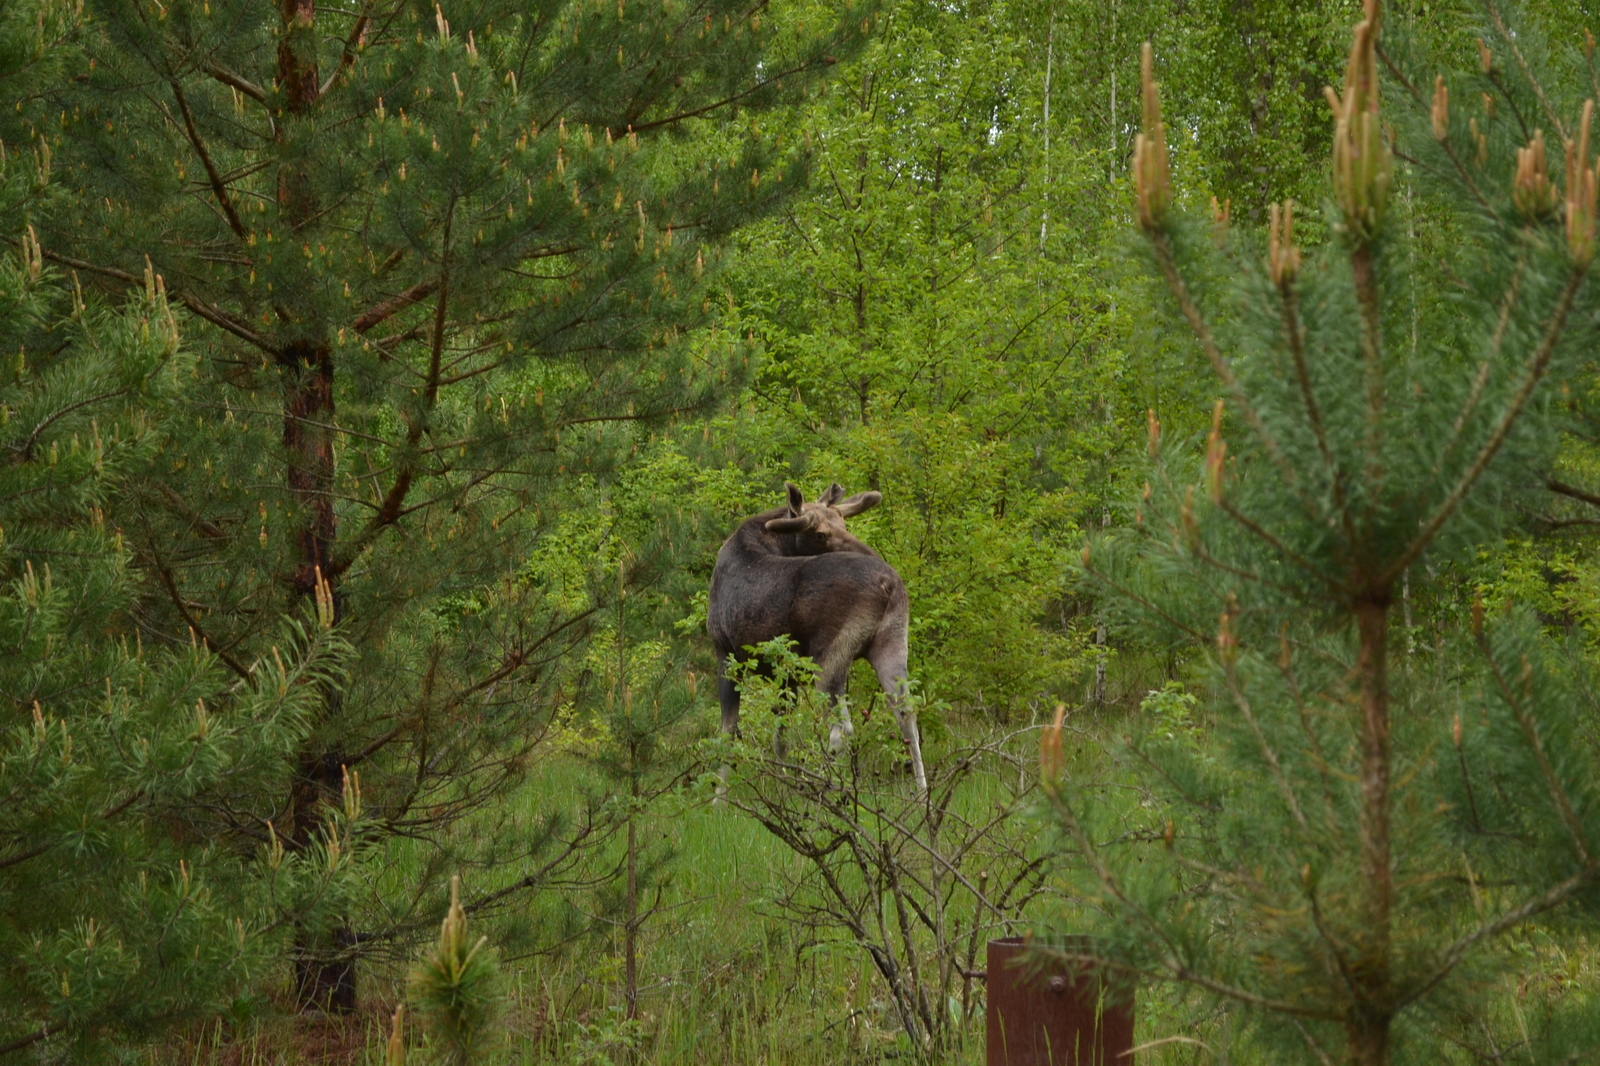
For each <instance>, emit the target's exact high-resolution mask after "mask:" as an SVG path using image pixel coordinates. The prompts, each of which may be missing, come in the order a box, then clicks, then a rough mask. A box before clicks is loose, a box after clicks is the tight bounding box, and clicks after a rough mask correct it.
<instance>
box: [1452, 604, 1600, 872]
mask: <svg viewBox="0 0 1600 1066" xmlns="http://www.w3.org/2000/svg"><path fill="white" fill-rule="evenodd" d="M1478 650H1479V651H1481V652H1482V653H1483V657H1484V658H1485V659H1486V660H1488V663H1489V671H1490V673H1491V674H1493V675H1494V681H1495V687H1496V688H1498V689H1499V690H1500V697H1501V698H1502V699H1504V700H1505V701H1506V706H1507V707H1508V708H1510V710H1511V714H1512V716H1513V717H1515V718H1516V720H1517V725H1518V726H1519V727H1521V729H1522V735H1523V738H1524V739H1525V740H1527V742H1528V748H1529V749H1530V750H1531V751H1532V752H1533V756H1534V759H1535V761H1537V762H1538V764H1539V774H1540V776H1541V777H1543V778H1544V784H1545V788H1547V789H1549V791H1550V800H1551V802H1552V803H1554V804H1555V807H1556V810H1557V811H1558V812H1559V813H1560V815H1561V820H1562V821H1563V822H1564V823H1566V827H1567V832H1568V833H1569V834H1570V835H1571V836H1572V844H1573V847H1575V848H1576V849H1577V851H1578V857H1579V858H1580V859H1582V860H1583V863H1584V865H1585V866H1594V865H1595V861H1594V859H1593V857H1592V856H1591V855H1590V852H1589V841H1588V838H1587V837H1586V836H1585V834H1584V831H1583V823H1582V822H1581V821H1579V820H1578V814H1577V812H1576V811H1575V810H1573V808H1572V801H1571V800H1570V799H1569V798H1568V797H1567V790H1566V789H1565V788H1564V787H1563V786H1562V784H1561V779H1560V778H1559V777H1558V776H1556V771H1555V767H1554V766H1552V765H1551V763H1550V756H1549V754H1548V753H1547V752H1546V751H1545V750H1544V740H1543V739H1542V738H1541V737H1540V736H1539V730H1538V729H1537V728H1536V726H1535V723H1534V721H1533V716H1532V715H1531V714H1530V713H1529V711H1528V710H1527V709H1526V708H1525V707H1523V705H1522V701H1521V700H1519V699H1518V698H1517V694H1516V692H1515V691H1514V690H1513V689H1512V687H1511V683H1510V682H1509V681H1507V680H1506V676H1505V673H1504V672H1503V671H1502V670H1501V669H1500V661H1499V660H1498V659H1496V658H1495V656H1494V652H1493V651H1492V650H1491V649H1490V647H1489V638H1488V637H1487V636H1485V635H1484V634H1483V633H1482V632H1481V631H1480V632H1479V634H1478ZM1524 661H1526V660H1524Z"/></svg>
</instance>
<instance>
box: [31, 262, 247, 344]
mask: <svg viewBox="0 0 1600 1066" xmlns="http://www.w3.org/2000/svg"><path fill="white" fill-rule="evenodd" d="M40 254H41V255H42V256H44V258H46V259H48V260H50V261H51V262H52V263H60V264H61V265H62V266H68V267H72V268H73V269H74V270H86V271H88V272H89V273H91V274H99V275H100V276H102V277H107V278H116V279H117V280H118V281H125V282H127V283H128V284H130V285H143V284H144V279H143V278H142V277H140V276H139V275H137V274H130V273H128V272H127V271H126V270H118V269H117V268H116V267H106V266H98V265H96V264H94V263H88V262H85V261H84V260H82V259H74V258H73V257H72V256H70V255H62V254H61V253H59V252H52V251H51V250H50V249H48V248H44V249H41V250H40ZM170 291H171V293H172V295H174V296H176V297H177V298H178V302H179V303H181V304H183V306H185V307H187V308H188V309H189V310H190V311H193V312H194V313H195V314H197V315H199V316H200V317H201V318H203V319H205V320H206V321H207V322H210V323H211V324H212V325H214V326H217V327H219V328H221V329H225V330H227V331H228V332H229V333H232V334H233V335H234V336H235V337H238V338H239V339H240V340H242V341H246V342H248V343H250V344H253V345H254V346H255V347H257V348H259V349H261V350H262V351H264V352H266V353H268V354H269V355H274V356H276V355H277V354H278V349H277V347H276V346H274V345H272V344H270V343H268V341H267V340H266V339H265V338H263V337H262V336H261V335H260V334H258V333H256V332H255V331H254V330H252V329H250V328H249V327H248V326H244V325H241V324H240V323H238V322H236V321H234V320H233V319H231V318H229V317H228V316H227V315H224V314H223V313H222V312H220V311H218V310H216V309H215V308H214V307H212V306H211V305H210V304H208V303H206V302H205V301H204V300H202V299H201V298H200V297H198V296H196V295H194V294H193V293H190V292H187V291H185V290H183V289H173V290H170Z"/></svg>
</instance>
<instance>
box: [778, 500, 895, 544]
mask: <svg viewBox="0 0 1600 1066" xmlns="http://www.w3.org/2000/svg"><path fill="white" fill-rule="evenodd" d="M784 488H785V489H787V490H788V493H789V501H788V502H789V510H788V514H786V515H783V516H780V517H778V518H772V519H768V521H767V522H766V524H765V528H766V530H767V532H768V533H777V534H792V535H793V536H794V538H795V543H794V551H793V554H795V555H821V554H822V553H824V552H838V551H844V552H859V553H861V554H864V555H876V554H877V553H876V552H874V551H873V550H872V549H871V548H869V547H867V546H866V545H865V544H863V543H861V541H859V540H857V539H856V538H855V536H854V535H853V534H852V533H851V532H850V531H849V530H848V529H846V528H845V525H844V520H845V519H847V518H854V517H855V516H856V515H858V514H860V513H861V512H862V511H867V510H871V509H872V508H874V507H876V506H878V504H879V503H880V502H881V501H882V500H883V494H882V493H881V492H858V493H856V494H855V495H854V496H849V497H846V496H845V494H844V489H842V488H840V487H839V484H838V482H834V483H833V484H832V485H829V486H828V488H827V490H826V491H825V492H823V494H822V495H821V496H819V497H817V498H816V499H815V500H813V501H811V502H809V503H808V502H806V498H805V496H804V494H802V493H801V491H800V490H799V489H798V488H797V487H795V486H794V485H793V484H791V483H789V482H784Z"/></svg>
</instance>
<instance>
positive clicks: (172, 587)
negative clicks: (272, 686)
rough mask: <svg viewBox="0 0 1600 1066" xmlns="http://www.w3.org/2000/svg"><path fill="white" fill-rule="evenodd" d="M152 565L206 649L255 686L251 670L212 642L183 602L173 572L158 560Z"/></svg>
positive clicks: (181, 613)
mask: <svg viewBox="0 0 1600 1066" xmlns="http://www.w3.org/2000/svg"><path fill="white" fill-rule="evenodd" d="M151 563H152V564H153V565H154V567H155V571H156V573H157V575H159V576H160V578H161V587H162V588H164V589H166V590H167V597H168V598H169V599H170V600H171V601H172V605H173V606H174V607H176V608H177V609H178V613H179V614H180V615H182V616H183V620H184V622H186V623H188V626H189V628H190V629H192V630H194V633H195V635H196V636H197V637H199V638H200V642H201V643H202V644H204V645H205V646H206V649H207V650H208V651H210V652H211V654H212V655H215V656H216V657H217V658H218V659H221V660H222V661H223V663H224V664H226V665H227V667H228V669H230V670H232V671H233V672H234V673H235V674H238V675H239V677H240V678H241V679H242V680H244V681H245V682H247V683H251V684H253V683H254V680H255V679H254V678H253V677H251V676H250V671H249V669H247V668H246V667H245V665H244V664H243V663H241V662H240V661H239V660H238V659H235V658H234V657H233V656H232V655H231V654H229V652H228V650H227V649H226V648H224V647H222V646H221V645H219V644H218V643H217V642H216V641H214V640H212V639H211V635H210V634H209V633H207V632H206V631H205V627H204V626H202V625H201V624H200V620H199V619H197V618H196V617H195V616H194V615H193V613H191V612H190V610H189V605H188V604H187V603H185V602H184V600H183V594H182V593H181V592H179V591H178V582H177V580H176V579H174V578H173V576H172V571H171V570H170V569H168V568H167V567H165V566H163V565H162V564H161V561H160V560H158V559H154V558H152V559H151Z"/></svg>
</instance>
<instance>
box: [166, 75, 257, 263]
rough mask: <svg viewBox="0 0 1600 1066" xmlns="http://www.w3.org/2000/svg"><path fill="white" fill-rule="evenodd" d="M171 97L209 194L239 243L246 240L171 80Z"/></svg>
mask: <svg viewBox="0 0 1600 1066" xmlns="http://www.w3.org/2000/svg"><path fill="white" fill-rule="evenodd" d="M171 85H172V95H173V98H174V99H176V100H177V101H178V113H179V114H181V115H182V116H183V129H184V132H185V133H186V134H188V136H189V143H190V144H192V145H193V146H194V152H195V155H197V156H199V157H200V163H201V165H203V166H204V167H205V168H206V177H207V178H209V179H210V180H211V194H212V195H213V196H215V197H216V198H217V206H218V207H220V208H221V209H222V213H223V215H225V216H226V217H227V219H228V226H229V228H231V229H232V230H233V232H234V235H235V236H237V237H238V238H239V239H240V240H241V241H242V240H246V239H247V234H246V233H245V226H244V223H243V222H241V221H240V220H239V212H238V211H236V210H234V207H233V198H232V197H231V196H229V195H228V187H227V186H226V185H224V184H223V182H222V176H221V175H220V174H218V173H217V165H216V164H215V163H213V162H212V161H211V153H210V152H208V151H206V144H205V141H203V140H201V139H200V131H199V130H197V129H196V128H195V125H194V115H193V114H192V113H191V112H190V111H189V101H188V100H187V99H186V98H185V97H184V95H183V86H182V85H180V84H178V81H177V79H173V81H172V82H171Z"/></svg>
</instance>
